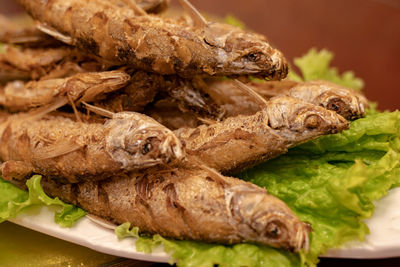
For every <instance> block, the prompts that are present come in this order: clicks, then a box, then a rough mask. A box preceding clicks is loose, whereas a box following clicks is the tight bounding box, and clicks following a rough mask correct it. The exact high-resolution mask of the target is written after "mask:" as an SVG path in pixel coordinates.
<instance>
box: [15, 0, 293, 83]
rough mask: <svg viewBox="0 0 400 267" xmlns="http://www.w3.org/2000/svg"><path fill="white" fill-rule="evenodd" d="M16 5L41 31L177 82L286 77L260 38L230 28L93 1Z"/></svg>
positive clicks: (277, 55) (33, 0)
mask: <svg viewBox="0 0 400 267" xmlns="http://www.w3.org/2000/svg"><path fill="white" fill-rule="evenodd" d="M18 2H19V3H21V4H22V5H23V6H24V8H25V9H26V10H27V12H28V13H29V14H30V15H31V16H32V17H33V18H34V19H36V20H38V21H39V22H40V23H41V25H40V26H39V28H40V29H41V30H43V31H45V32H46V33H48V34H50V35H53V36H54V37H55V38H57V39H59V40H61V41H63V42H65V43H68V44H71V45H74V46H77V47H79V48H82V49H84V50H86V51H90V52H91V53H94V54H95V55H98V56H100V57H102V58H103V59H105V60H106V61H110V62H115V63H116V64H117V65H118V64H126V65H130V66H132V67H133V68H135V69H142V70H145V71H150V72H156V73H159V74H163V75H165V74H178V75H180V76H182V77H193V76H194V75H198V74H206V75H226V76H231V75H253V76H257V77H263V78H265V77H268V78H269V79H272V80H280V79H282V78H284V77H285V76H286V75H287V71H288V66H287V62H286V60H285V59H284V57H283V55H282V54H281V52H279V51H278V50H276V49H274V48H272V47H271V46H270V45H269V44H268V43H267V41H266V38H265V37H263V36H261V35H257V34H252V33H248V32H245V31H244V30H241V29H239V28H237V27H234V26H231V25H227V24H221V23H209V22H206V21H204V19H203V20H201V19H200V20H199V19H197V20H196V19H194V20H193V21H194V26H192V25H189V24H187V23H186V22H184V21H183V20H180V21H177V20H169V19H164V18H160V17H157V16H154V15H145V16H137V15H135V12H134V11H132V10H131V9H128V8H118V7H117V6H116V5H110V4H104V2H102V1H96V0H88V1H80V0H53V1H41V0H18ZM181 2H185V3H187V1H181ZM60 18H63V19H60Z"/></svg>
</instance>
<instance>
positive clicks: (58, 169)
mask: <svg viewBox="0 0 400 267" xmlns="http://www.w3.org/2000/svg"><path fill="white" fill-rule="evenodd" d="M0 140H1V143H0V160H1V161H3V162H4V163H3V165H2V168H1V169H2V171H3V177H4V178H5V179H8V180H9V179H11V178H15V176H18V177H24V176H29V175H31V174H32V173H38V174H42V175H46V176H49V177H52V178H53V179H57V180H60V181H62V182H70V183H76V182H82V181H87V180H101V179H105V178H108V176H110V175H112V174H115V175H116V174H118V173H121V172H126V171H129V170H136V169H143V168H148V167H151V166H155V165H158V164H167V163H171V162H179V161H181V160H183V157H184V147H183V145H182V143H181V142H180V141H179V140H178V139H177V138H176V136H175V135H174V134H173V133H172V132H171V131H170V130H168V129H167V128H165V127H164V126H162V125H160V124H159V123H157V122H156V121H155V120H153V119H151V118H149V117H147V116H145V115H142V114H138V113H133V112H124V113H117V114H115V116H114V117H113V118H112V119H109V120H107V121H106V122H105V123H104V124H102V123H83V122H76V121H73V120H70V119H67V118H63V117H52V116H46V117H44V118H41V119H37V120H36V121H35V122H34V123H32V122H31V120H29V119H26V118H21V115H12V116H9V117H8V118H7V119H5V120H4V121H3V122H2V123H1V124H0ZM13 167H15V168H13ZM18 170H26V172H25V173H20V174H18V175H17V173H18ZM28 170H30V171H28ZM7 173H8V174H9V175H7ZM12 176H14V177H12Z"/></svg>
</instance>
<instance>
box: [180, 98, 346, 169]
mask: <svg viewBox="0 0 400 267" xmlns="http://www.w3.org/2000/svg"><path fill="white" fill-rule="evenodd" d="M348 127H349V123H348V122H347V120H346V119H344V118H343V117H341V116H340V115H338V114H336V113H335V112H333V111H330V110H326V109H324V108H322V107H319V106H315V105H313V104H310V103H306V102H304V101H301V100H298V99H295V98H291V97H287V96H278V97H275V98H272V99H270V100H269V102H268V105H267V106H265V107H264V109H263V110H262V111H259V112H257V113H256V114H254V115H249V116H237V117H230V118H228V119H226V120H224V121H222V122H219V123H214V124H211V125H208V126H206V125H201V126H199V127H197V128H194V129H193V128H183V129H178V130H176V131H175V134H176V135H177V136H178V137H179V138H180V139H181V140H182V141H183V142H184V143H185V144H186V153H187V155H188V159H189V161H190V160H194V161H195V162H202V163H204V164H205V165H207V166H209V167H211V168H214V169H216V170H218V171H221V172H223V173H235V172H238V171H241V170H243V169H245V168H249V167H251V166H254V165H255V164H257V163H259V162H262V161H265V160H268V159H271V158H274V157H277V156H279V155H281V154H284V153H286V152H287V150H288V148H290V147H292V146H295V145H298V144H300V143H303V142H306V141H309V140H311V139H314V138H317V137H319V136H322V135H326V134H332V133H337V132H340V131H342V130H345V129H348Z"/></svg>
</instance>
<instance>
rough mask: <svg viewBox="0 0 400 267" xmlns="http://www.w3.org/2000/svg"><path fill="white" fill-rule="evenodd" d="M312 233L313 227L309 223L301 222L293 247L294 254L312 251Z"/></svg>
mask: <svg viewBox="0 0 400 267" xmlns="http://www.w3.org/2000/svg"><path fill="white" fill-rule="evenodd" d="M311 231H312V228H311V225H310V224H308V223H304V222H301V225H300V226H299V228H298V231H297V234H296V238H295V241H296V243H295V244H294V246H293V247H292V250H293V251H294V252H299V251H301V250H302V251H306V252H307V251H309V250H310V238H309V235H310V232H311Z"/></svg>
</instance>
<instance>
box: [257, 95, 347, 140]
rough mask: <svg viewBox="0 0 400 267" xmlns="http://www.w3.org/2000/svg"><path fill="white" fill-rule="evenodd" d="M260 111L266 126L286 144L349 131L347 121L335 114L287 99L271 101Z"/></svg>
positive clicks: (273, 99)
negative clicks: (265, 118)
mask: <svg viewBox="0 0 400 267" xmlns="http://www.w3.org/2000/svg"><path fill="white" fill-rule="evenodd" d="M264 112H266V116H267V117H268V125H269V126H270V127H271V128H273V129H274V130H276V131H277V132H278V133H279V134H280V135H281V136H282V137H284V138H285V139H286V140H287V142H288V143H289V145H292V144H298V143H299V142H305V141H308V140H310V139H313V138H316V137H318V136H321V135H325V134H334V133H338V132H341V131H342V130H345V129H348V128H349V122H348V121H347V120H346V119H345V118H343V117H342V116H340V115H339V114H337V113H336V112H333V111H330V110H327V109H325V108H323V107H320V106H316V105H313V104H311V103H307V102H304V101H302V100H298V99H295V98H292V97H289V96H277V97H273V98H271V99H270V101H269V104H268V106H267V107H266V108H265V109H264Z"/></svg>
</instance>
